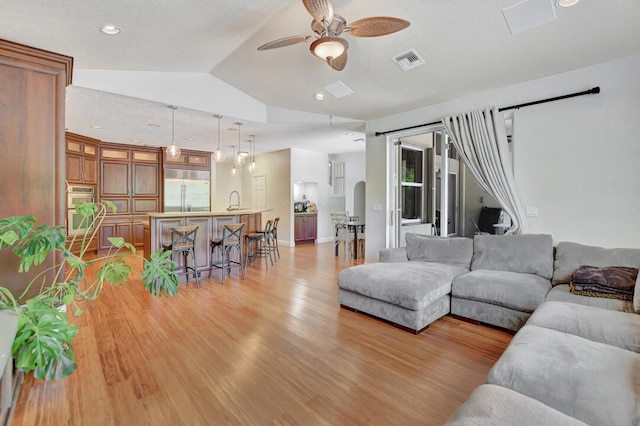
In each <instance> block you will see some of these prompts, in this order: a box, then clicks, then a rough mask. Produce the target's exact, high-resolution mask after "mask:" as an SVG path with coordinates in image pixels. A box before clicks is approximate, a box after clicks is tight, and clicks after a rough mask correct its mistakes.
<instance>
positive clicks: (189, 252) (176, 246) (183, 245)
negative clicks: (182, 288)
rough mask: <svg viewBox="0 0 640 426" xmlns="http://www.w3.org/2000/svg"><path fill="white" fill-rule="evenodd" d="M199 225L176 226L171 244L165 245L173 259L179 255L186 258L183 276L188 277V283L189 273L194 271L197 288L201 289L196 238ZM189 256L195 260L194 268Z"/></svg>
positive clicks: (172, 230)
mask: <svg viewBox="0 0 640 426" xmlns="http://www.w3.org/2000/svg"><path fill="white" fill-rule="evenodd" d="M198 228H199V226H198V225H194V226H175V227H173V228H171V243H170V244H163V245H162V248H163V249H164V250H171V251H172V252H173V254H172V255H171V259H172V260H174V257H175V255H176V254H178V253H182V255H183V257H184V265H183V268H184V269H183V272H182V273H183V274H185V275H186V276H187V282H188V281H189V271H193V277H194V278H195V279H196V286H197V287H198V288H200V274H199V273H198V270H197V269H196V268H197V267H198V262H196V236H197V232H198ZM189 256H191V259H192V260H193V266H189V261H188V259H189Z"/></svg>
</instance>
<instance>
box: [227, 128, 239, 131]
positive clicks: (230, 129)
mask: <svg viewBox="0 0 640 426" xmlns="http://www.w3.org/2000/svg"><path fill="white" fill-rule="evenodd" d="M227 130H229V131H231V132H237V131H238V129H237V128H235V127H229V128H228V129H227Z"/></svg>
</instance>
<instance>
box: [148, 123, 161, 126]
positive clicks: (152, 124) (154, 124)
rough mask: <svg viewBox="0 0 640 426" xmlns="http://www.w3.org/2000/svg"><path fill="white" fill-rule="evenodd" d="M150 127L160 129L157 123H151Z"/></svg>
mask: <svg viewBox="0 0 640 426" xmlns="http://www.w3.org/2000/svg"><path fill="white" fill-rule="evenodd" d="M149 127H160V125H159V124H156V123H149Z"/></svg>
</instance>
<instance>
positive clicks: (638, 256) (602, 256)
mask: <svg viewBox="0 0 640 426" xmlns="http://www.w3.org/2000/svg"><path fill="white" fill-rule="evenodd" d="M582 265H589V266H629V267H632V268H640V249H630V248H602V247H595V246H585V245H582V244H578V243H571V242H560V243H558V247H557V248H556V258H555V261H554V263H553V279H552V280H551V284H553V285H557V284H564V283H567V284H568V283H569V282H571V275H572V274H573V272H574V271H575V270H576V269H578V268H579V267H580V266H582Z"/></svg>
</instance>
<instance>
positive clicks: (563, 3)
mask: <svg viewBox="0 0 640 426" xmlns="http://www.w3.org/2000/svg"><path fill="white" fill-rule="evenodd" d="M579 1H580V0H557V1H556V5H558V7H571V6H575V5H576V4H578V2H579Z"/></svg>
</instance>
